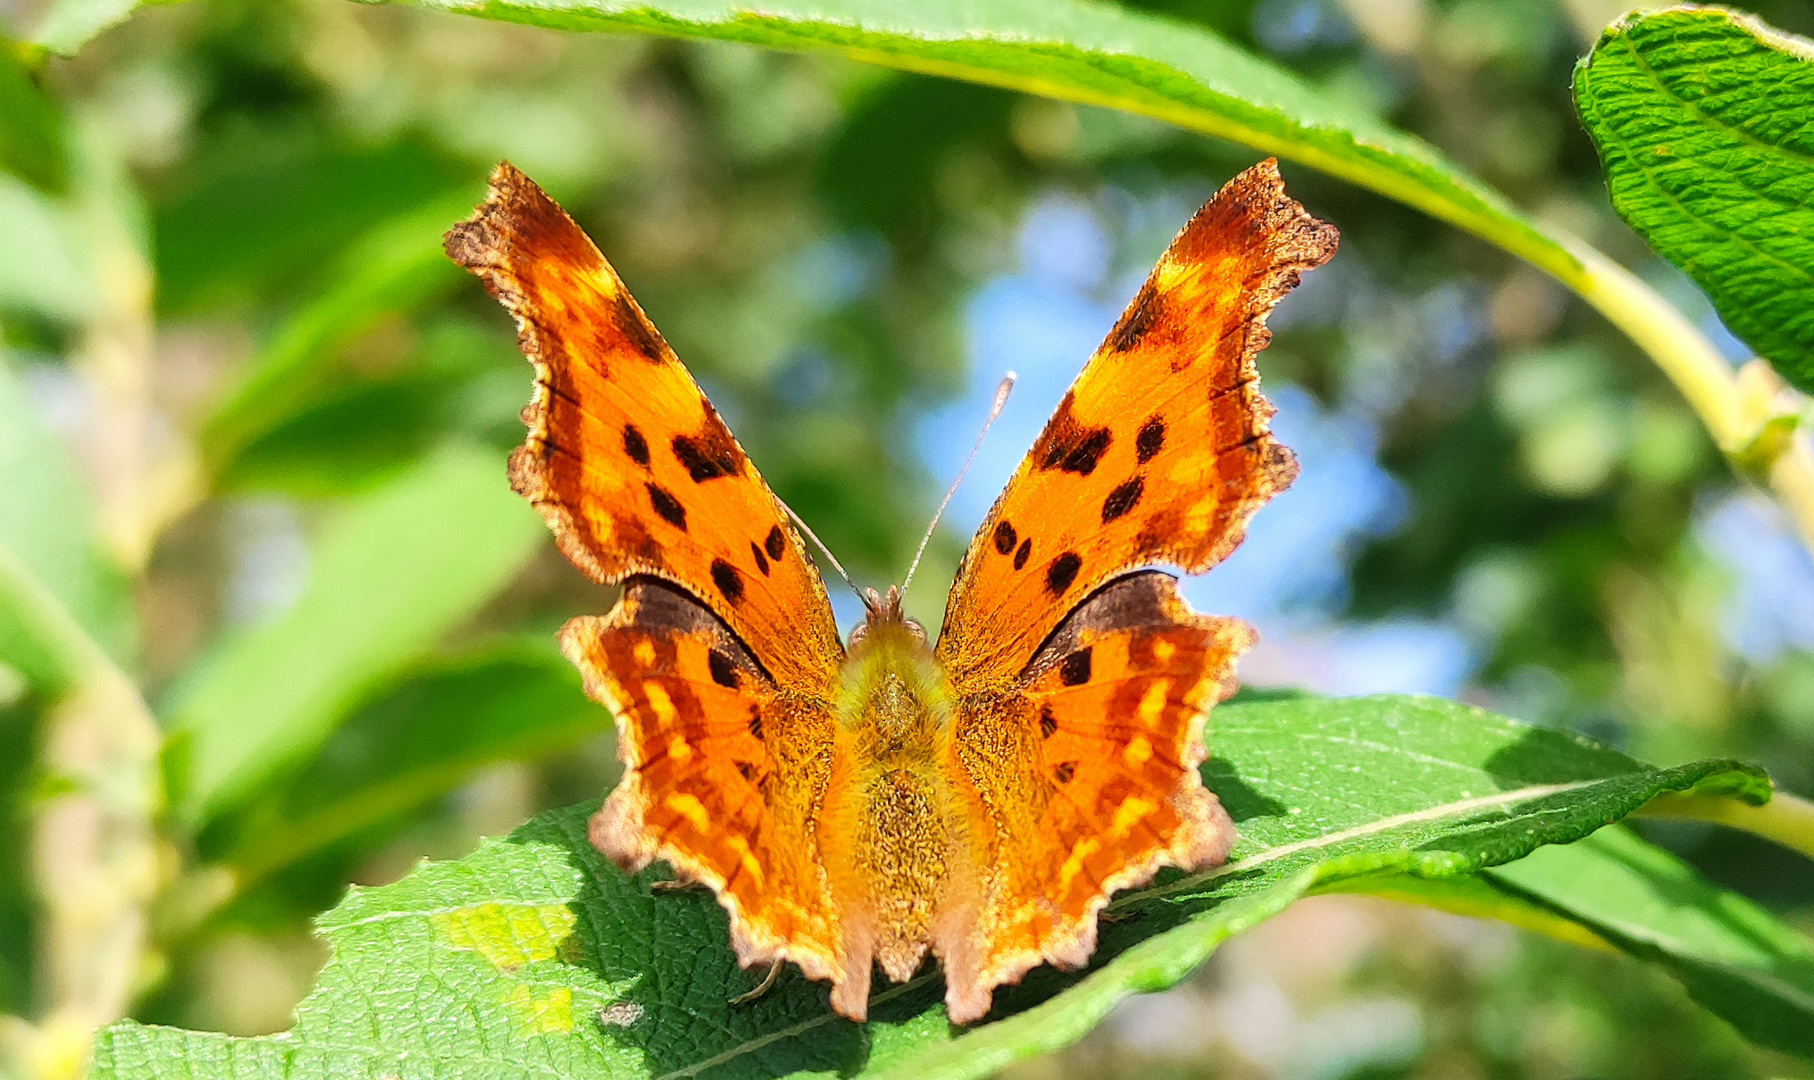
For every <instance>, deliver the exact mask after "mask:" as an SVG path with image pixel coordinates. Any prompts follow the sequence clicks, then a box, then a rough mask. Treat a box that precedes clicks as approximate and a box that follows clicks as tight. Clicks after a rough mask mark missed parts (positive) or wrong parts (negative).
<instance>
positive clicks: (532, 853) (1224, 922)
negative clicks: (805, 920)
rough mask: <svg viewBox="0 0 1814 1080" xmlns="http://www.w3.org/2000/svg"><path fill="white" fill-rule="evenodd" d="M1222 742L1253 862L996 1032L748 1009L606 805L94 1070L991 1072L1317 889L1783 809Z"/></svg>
mask: <svg viewBox="0 0 1814 1080" xmlns="http://www.w3.org/2000/svg"><path fill="white" fill-rule="evenodd" d="M1213 726H1214V736H1213V750H1214V752H1215V756H1214V757H1212V758H1211V760H1210V761H1209V762H1208V763H1207V764H1206V765H1205V768H1204V774H1205V779H1206V780H1208V781H1209V782H1210V783H1211V785H1212V786H1213V787H1214V788H1215V789H1216V791H1217V793H1218V794H1219V795H1220V796H1221V797H1222V799H1223V801H1224V802H1225V804H1226V805H1227V806H1228V808H1229V811H1230V813H1231V814H1232V815H1233V816H1234V818H1235V819H1236V821H1237V822H1238V823H1239V826H1240V829H1241V837H1242V838H1241V841H1240V843H1239V845H1238V846H1237V848H1236V850H1235V852H1234V857H1233V860H1232V861H1231V862H1230V863H1229V864H1228V865H1226V866H1224V867H1221V868H1219V869H1217V870H1215V871H1212V872H1210V873H1205V874H1198V875H1195V876H1191V877H1179V876H1176V875H1174V876H1173V877H1172V878H1171V879H1170V880H1168V881H1166V882H1165V883H1163V884H1161V885H1159V886H1157V887H1154V888H1150V889H1147V890H1144V891H1141V892H1137V893H1131V894H1125V895H1123V896H1122V897H1121V898H1119V899H1118V900H1117V901H1116V902H1115V904H1114V905H1113V909H1114V910H1115V911H1116V912H1117V913H1119V914H1120V915H1122V916H1123V918H1121V919H1119V920H1118V921H1115V922H1112V923H1110V924H1108V925H1106V926H1105V928H1104V932H1103V944H1102V947H1101V948H1100V949H1099V951H1098V956H1097V966H1096V967H1095V968H1094V969H1093V970H1092V971H1090V972H1089V973H1087V974H1084V975H1081V976H1079V975H1065V974H1062V973H1058V972H1054V971H1052V970H1050V969H1042V970H1040V971H1038V972H1035V973H1034V974H1033V975H1031V976H1029V978H1028V979H1027V981H1026V982H1025V983H1024V984H1023V985H1021V986H1019V987H1014V988H1010V989H1006V990H1004V991H1003V992H1002V993H1001V994H1000V995H999V996H998V998H997V1008H996V1012H995V1014H994V1015H995V1016H996V1017H997V1019H996V1020H995V1021H993V1022H989V1023H985V1024H979V1025H976V1026H974V1027H971V1028H968V1029H953V1028H952V1027H951V1026H950V1025H949V1024H948V1023H947V1022H946V1020H945V1018H944V1013H943V1009H942V1006H941V1004H940V999H941V997H942V987H941V986H940V983H939V979H938V977H937V975H936V974H926V975H922V976H920V977H919V978H916V979H914V980H913V981H911V982H909V983H907V984H905V985H904V986H899V987H892V988H887V989H882V990H881V991H880V992H878V993H877V994H876V995H875V997H874V998H873V999H872V1016H873V1019H872V1020H871V1022H870V1023H868V1024H867V1025H857V1024H852V1023H849V1022H847V1021H843V1020H840V1019H838V1018H836V1017H835V1016H833V1015H832V1014H831V1013H830V1012H829V1011H828V1010H827V1008H826V1004H825V1001H826V989H825V987H824V985H822V984H816V983H810V982H807V981H806V980H804V979H801V978H799V977H798V976H797V975H791V976H788V977H785V978H783V979H782V980H781V982H780V983H779V984H778V985H777V987H776V988H775V989H774V990H773V991H772V992H771V993H769V994H768V995H767V996H765V997H763V998H761V999H759V1000H757V1001H755V1002H752V1003H750V1004H749V1005H746V1006H737V1007H733V1006H731V1005H730V1004H729V1003H728V1002H727V1000H726V999H727V998H729V997H730V996H732V995H734V994H737V993H739V992H741V991H744V990H747V989H748V988H749V987H750V986H751V984H752V982H753V981H754V976H753V975H752V974H750V973H746V972H742V971H740V970H738V968H737V966H736V961H735V958H734V956H733V955H732V953H731V950H730V947H729V943H728V940H727V932H726V926H725V916H724V913H723V911H722V909H720V908H719V907H718V905H717V904H716V903H715V902H714V900H713V899H712V897H711V896H709V895H706V894H701V893H669V892H661V893H651V891H650V888H649V886H650V882H651V881H652V880H653V879H654V878H655V877H657V876H658V875H656V874H653V873H652V874H647V875H643V876H639V877H636V878H629V877H626V876H625V875H623V874H622V873H620V872H619V871H617V870H616V869H615V868H614V867H613V866H611V865H610V864H609V863H607V862H606V861H604V860H603V859H602V858H600V857H599V856H598V855H597V854H595V853H594V852H593V850H592V848H591V846H590V845H589V844H588V843H587V841H586V812H587V809H589V808H574V809H569V810H562V811H556V812H553V813H550V814H546V815H543V816H542V817H540V818H537V819H536V820H535V821H533V822H531V823H530V824H529V825H526V826H524V827H523V828H522V829H520V830H518V831H517V832H516V833H515V834H513V835H512V836H511V837H509V838H508V839H505V840H498V841H488V842H486V843H485V844H483V845H481V846H480V848H479V850H478V851H476V852H474V853H473V854H472V855H470V856H468V857H466V858H464V859H461V860H459V861H457V862H450V863H438V864H428V865H426V866H424V867H422V868H421V869H419V870H417V871H416V872H415V873H413V874H411V875H410V876H409V877H407V878H405V879H404V880H402V881H400V882H398V883H397V884H395V885H390V886H385V887H382V888H378V889H355V890H354V891H353V892H352V893H350V894H349V895H348V897H347V898H346V900H345V901H344V902H342V904H341V905H340V906H339V907H338V908H336V909H335V910H334V911H332V912H330V913H329V914H328V915H327V916H325V917H324V918H323V919H322V921H321V930H322V932H323V934H324V935H325V936H326V937H327V939H328V941H329V942H330V944H331V945H332V947H333V950H334V956H333V959H332V960H331V961H330V962H329V964H328V966H327V968H326V969H325V970H324V971H323V973H322V977H321V981H320V984H319V985H318V986H317V988H316V989H315V991H314V992H313V994H312V995H311V996H310V997H309V999H308V1000H307V1001H305V1002H304V1003H303V1005H302V1006H301V1007H300V1009H299V1011H298V1015H297V1023H296V1027H295V1029H294V1030H293V1031H292V1032H290V1033H288V1034H286V1035H283V1036H275V1037H270V1038H261V1039H232V1038H228V1037H225V1036H220V1035H213V1034H203V1033H191V1032H180V1031H175V1030H171V1029H162V1028H153V1027H145V1026H141V1025H137V1024H132V1023H123V1024H117V1025H115V1026H113V1027H111V1028H109V1029H107V1030H106V1031H105V1032H103V1034H102V1036H101V1038H100V1040H99V1043H98V1044H97V1049H96V1056H95V1071H94V1074H93V1075H94V1076H95V1077H96V1078H97V1080H106V1078H110V1077H125V1076H131V1077H154V1078H176V1077H182V1078H187V1080H200V1078H216V1077H236V1078H237V1077H244V1078H252V1077H268V1076H276V1075H280V1074H281V1075H283V1076H287V1077H293V1078H310V1077H327V1076H345V1075H359V1076H367V1075H370V1076H378V1075H409V1076H417V1077H480V1076H487V1077H489V1076H547V1077H556V1076H559V1077H565V1078H572V1080H585V1078H587V1077H603V1076H612V1077H638V1076H644V1077H646V1076H676V1077H678V1076H698V1075H706V1076H711V1077H730V1076H767V1075H782V1074H792V1073H818V1074H828V1073H832V1072H836V1073H839V1074H841V1075H853V1074H862V1075H865V1076H868V1075H883V1076H897V1075H898V1076H902V1077H908V1076H911V1077H913V1078H915V1080H930V1078H939V1080H947V1078H950V1080H955V1078H961V1077H974V1076H984V1075H987V1074H988V1073H990V1072H992V1071H994V1070H996V1069H999V1068H1001V1067H1002V1066H1004V1065H1006V1064H1008V1063H1009V1062H1012V1061H1015V1060H1018V1059H1021V1058H1025V1057H1027V1056H1030V1055H1032V1054H1035V1053H1039V1052H1043V1051H1046V1050H1050V1049H1053V1048H1055V1047H1057V1046H1059V1045H1062V1044H1064V1043H1066V1042H1068V1041H1070V1040H1072V1039H1075V1038H1077V1037H1078V1036H1079V1035H1081V1034H1082V1033H1083V1032H1084V1031H1086V1030H1088V1029H1089V1028H1090V1027H1091V1026H1092V1025H1093V1024H1095V1023H1096V1022H1097V1021H1099V1020H1100V1019H1101V1018H1102V1017H1103V1015H1105V1014H1106V1012H1107V1011H1108V1010H1109V1009H1110V1008H1112V1007H1113V1005H1114V1003H1115V1002H1116V1001H1118V1000H1120V999H1121V998H1123V997H1125V996H1127V995H1128V994H1130V993H1137V992H1142V991H1149V990H1155V989H1160V988H1163V987H1166V986H1170V985H1172V984H1174V983H1175V982H1177V980H1179V979H1180V978H1182V977H1183V976H1184V975H1185V974H1187V973H1188V972H1189V971H1190V970H1192V968H1194V967H1195V966H1196V965H1197V964H1199V963H1200V962H1201V961H1202V960H1203V958H1204V957H1206V956H1207V955H1209V954H1210V952H1212V951H1213V950H1214V949H1215V947H1216V946H1217V944H1218V943H1219V942H1220V941H1222V940H1223V939H1225V938H1226V937H1227V936H1228V935H1230V934H1232V933H1236V932H1238V931H1239V930H1241V929H1243V928H1245V927H1247V926H1250V925H1252V924H1254V923H1256V922H1258V921H1260V920H1262V919H1264V918H1266V917H1268V916H1270V915H1271V914H1273V913H1275V912H1277V911H1279V910H1281V909H1282V908H1284V907H1285V906H1286V905H1288V904H1289V903H1290V902H1291V901H1292V900H1294V899H1295V898H1297V897H1298V896H1299V895H1302V894H1303V893H1304V892H1305V891H1306V890H1308V889H1310V888H1311V887H1312V886H1316V885H1326V884H1328V883H1330V882H1334V881H1338V880H1341V879H1343V878H1351V877H1358V876H1364V875H1377V874H1380V873H1384V872H1399V873H1408V874H1415V875H1419V876H1426V877H1434V878H1444V877H1451V876H1454V875H1466V874H1471V873H1474V872H1476V871H1478V870H1480V869H1482V868H1484V867H1487V866H1491V865H1496V864H1499V863H1503V862H1506V861H1509V860H1512V859H1516V858H1520V857H1522V856H1524V855H1527V854H1529V853H1530V852H1531V851H1532V850H1534V849H1536V848H1537V847H1539V846H1540V845H1542V844H1545V843H1560V842H1568V841H1572V840H1578V839H1580V838H1581V837H1582V836H1585V835H1587V834H1589V833H1591V832H1593V831H1594V830H1595V829H1598V828H1600V827H1601V826H1603V825H1605V824H1607V823H1609V822H1612V821H1616V820H1618V819H1619V818H1621V817H1623V816H1625V815H1626V814H1629V813H1630V812H1632V811H1633V810H1635V809H1637V808H1638V807H1639V806H1641V805H1643V804H1644V803H1645V802H1646V801H1648V800H1649V799H1650V798H1652V797H1654V796H1655V795H1656V794H1657V793H1659V792H1662V791H1681V790H1694V789H1696V788H1697V787H1701V788H1702V790H1707V788H1705V787H1703V785H1710V784H1717V783H1719V782H1725V783H1726V785H1727V786H1726V787H1724V788H1723V789H1721V790H1726V791H1728V792H1735V793H1737V794H1739V795H1742V796H1743V797H1745V798H1746V799H1748V800H1750V801H1760V800H1763V799H1766V798H1767V797H1768V795H1769V788H1768V781H1767V780H1765V779H1764V778H1763V777H1762V775H1761V774H1759V773H1757V772H1756V771H1755V770H1751V769H1747V768H1745V767H1742V766H1737V765H1734V764H1732V763H1730V762H1705V763H1701V764H1698V765H1689V766H1683V767H1681V768H1676V769H1663V770H1659V769H1652V768H1648V767H1645V766H1643V765H1640V764H1638V763H1637V762H1634V761H1632V760H1631V759H1629V758H1626V757H1624V756H1622V755H1620V754H1618V753H1616V752H1614V751H1612V750H1609V749H1606V748H1604V747H1601V746H1597V745H1595V744H1592V743H1589V742H1587V741H1585V740H1582V739H1579V738H1577V737H1575V736H1572V735H1568V734H1564V733H1560V732H1554V731H1543V730H1539V729H1534V728H1529V727H1525V726H1523V725H1520V724H1517V723H1514V722H1512V721H1510V720H1506V719H1504V718H1501V717H1497V716H1493V715H1491V714H1489V713H1485V712H1482V711H1480V710H1477V709H1472V708H1469V707H1466V706H1463V705H1458V704H1455V703H1452V702H1445V701H1439V700H1435V699H1429V698H1414V697H1393V696H1385V697H1375V698H1360V699H1352V700H1323V699H1314V698H1306V699H1295V700H1284V701H1260V702H1253V703H1248V704H1240V705H1226V706H1223V707H1221V708H1219V709H1217V710H1216V712H1215V714H1214V725H1213Z"/></svg>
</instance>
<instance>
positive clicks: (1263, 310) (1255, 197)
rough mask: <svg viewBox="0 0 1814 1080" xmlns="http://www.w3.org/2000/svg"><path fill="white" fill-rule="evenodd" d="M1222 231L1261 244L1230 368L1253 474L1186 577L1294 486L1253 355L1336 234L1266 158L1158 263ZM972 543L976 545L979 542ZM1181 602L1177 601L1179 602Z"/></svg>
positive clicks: (1195, 252) (1229, 187)
mask: <svg viewBox="0 0 1814 1080" xmlns="http://www.w3.org/2000/svg"><path fill="white" fill-rule="evenodd" d="M1229 230H1238V231H1239V232H1240V233H1241V234H1243V235H1246V236H1255V235H1257V236H1261V237H1264V238H1265V259H1266V268H1265V269H1264V270H1263V271H1262V272H1261V273H1260V275H1259V277H1258V279H1257V280H1255V281H1254V282H1252V283H1251V284H1250V285H1249V286H1248V289H1249V293H1250V299H1249V302H1248V309H1247V312H1246V318H1245V323H1244V326H1245V333H1244V334H1243V337H1242V340H1241V348H1240V354H1239V355H1240V359H1239V360H1238V361H1237V363H1238V365H1239V371H1240V379H1241V380H1242V381H1247V380H1252V381H1253V383H1254V404H1255V409H1254V420H1253V429H1252V432H1251V437H1252V438H1253V439H1254V440H1255V444H1254V448H1255V456H1256V457H1257V458H1258V467H1257V469H1256V471H1255V472H1254V474H1253V476H1252V478H1251V480H1250V483H1249V486H1248V488H1247V490H1246V491H1245V492H1243V494H1242V498H1241V500H1240V501H1239V503H1238V504H1237V505H1236V507H1235V509H1234V511H1233V513H1232V514H1231V515H1230V517H1229V520H1228V525H1227V528H1226V529H1225V531H1224V532H1223V534H1222V537H1221V539H1220V540H1219V541H1218V542H1217V543H1215V544H1214V545H1213V546H1211V547H1210V548H1209V549H1207V550H1206V551H1204V552H1203V553H1202V554H1201V555H1200V556H1199V557H1198V558H1195V559H1190V558H1182V559H1180V560H1179V561H1178V563H1177V566H1178V567H1179V569H1181V570H1183V571H1184V572H1185V573H1187V574H1201V573H1203V572H1205V571H1207V570H1208V569H1210V568H1211V567H1213V566H1215V565H1216V564H1217V563H1220V562H1221V561H1222V560H1223V559H1226V558H1227V557H1228V556H1229V554H1230V553H1232V552H1233V551H1234V549H1235V548H1237V547H1239V546H1240V545H1241V541H1242V540H1243V539H1245V538H1246V536H1247V523H1248V522H1249V521H1250V520H1252V518H1253V515H1254V514H1256V513H1258V512H1259V510H1260V508H1261V507H1262V506H1265V505H1266V504H1267V503H1269V502H1271V501H1272V500H1273V498H1274V497H1275V496H1276V495H1278V493H1279V492H1281V491H1284V490H1285V489H1286V488H1288V487H1290V486H1291V485H1292V483H1293V482H1294V481H1296V480H1297V478H1298V472H1299V468H1298V459H1297V455H1296V454H1294V453H1292V452H1291V449H1290V448H1289V447H1287V446H1285V445H1284V444H1283V443H1280V442H1278V441H1276V440H1275V439H1274V438H1273V437H1272V432H1271V421H1272V417H1273V415H1274V414H1275V413H1276V412H1277V410H1276V409H1275V408H1274V407H1273V404H1272V402H1270V401H1268V400H1267V399H1266V397H1265V396H1264V395H1263V394H1261V393H1260V392H1259V390H1258V384H1259V377H1260V374H1259V362H1258V358H1259V354H1260V353H1261V352H1262V351H1263V350H1264V349H1265V348H1266V346H1268V345H1270V344H1272V330H1271V329H1270V328H1268V327H1267V325H1266V321H1267V319H1268V318H1269V317H1271V315H1272V311H1273V309H1274V308H1276V307H1278V305H1279V301H1281V300H1283V299H1284V298H1285V294H1286V293H1289V292H1290V291H1291V290H1293V289H1295V288H1297V287H1298V284H1299V283H1300V282H1301V281H1302V280H1303V276H1304V272H1305V271H1306V270H1314V269H1315V268H1317V267H1319V266H1321V265H1323V264H1324V263H1326V262H1328V261H1329V260H1330V259H1332V258H1334V257H1335V251H1336V248H1337V246H1338V245H1339V244H1340V242H1341V234H1340V233H1339V232H1338V231H1337V230H1336V228H1335V226H1333V225H1331V224H1329V223H1328V222H1326V221H1321V220H1319V219H1317V218H1316V217H1313V216H1312V215H1311V214H1310V212H1309V211H1308V210H1305V209H1304V207H1303V205H1302V204H1301V203H1299V202H1298V201H1297V200H1296V199H1293V198H1292V197H1291V196H1290V195H1287V194H1286V193H1285V179H1284V177H1283V176H1281V175H1279V160H1278V159H1277V158H1270V157H1269V158H1266V159H1265V160H1263V161H1261V162H1259V163H1258V164H1256V165H1254V166H1253V167H1252V168H1249V169H1247V170H1246V171H1245V172H1242V173H1241V174H1239V175H1238V176H1236V177H1235V178H1234V179H1232V180H1230V181H1229V182H1228V183H1227V184H1225V185H1223V187H1222V189H1221V190H1220V191H1218V192H1216V194H1215V197H1214V198H1212V199H1210V201H1209V202H1207V203H1205V204H1204V205H1203V206H1202V208H1200V209H1199V210H1198V211H1197V212H1196V213H1195V214H1193V215H1192V216H1191V219H1190V221H1188V222H1186V223H1185V226H1184V228H1182V229H1180V230H1179V232H1178V237H1177V239H1176V240H1174V241H1173V244H1172V248H1171V249H1170V250H1168V251H1167V252H1166V255H1165V258H1167V259H1174V258H1175V259H1177V260H1178V261H1185V262H1189V261H1196V260H1200V259H1203V258H1205V257H1207V255H1208V254H1209V248H1210V245H1212V244H1213V243H1215V242H1216V240H1217V238H1218V237H1219V236H1221V235H1224V234H1226V232H1228V231H1229ZM1158 276H1159V270H1158V268H1155V269H1154V270H1153V275H1152V277H1151V278H1150V279H1149V285H1148V287H1147V288H1143V289H1142V290H1141V295H1137V296H1136V297H1135V298H1134V300H1133V301H1132V302H1131V303H1130V304H1129V305H1128V309H1127V311H1125V312H1123V313H1122V316H1121V318H1120V320H1119V321H1118V322H1117V323H1116V324H1115V328H1114V329H1113V330H1111V331H1109V335H1108V337H1107V338H1105V339H1104V341H1103V346H1102V347H1103V348H1104V349H1107V348H1109V347H1110V346H1111V344H1112V343H1114V342H1116V341H1119V340H1121V339H1122V338H1123V337H1124V335H1126V334H1127V333H1128V331H1129V329H1130V327H1131V325H1132V324H1133V323H1134V322H1136V321H1137V320H1138V319H1139V318H1140V317H1141V299H1142V296H1144V295H1146V294H1147V292H1148V289H1150V288H1151V287H1152V283H1156V281H1157V279H1158ZM981 539H982V538H981V536H980V534H979V536H978V542H981ZM1180 602H1182V601H1180Z"/></svg>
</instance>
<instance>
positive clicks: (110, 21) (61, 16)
mask: <svg viewBox="0 0 1814 1080" xmlns="http://www.w3.org/2000/svg"><path fill="white" fill-rule="evenodd" d="M144 2H145V0H52V3H51V5H50V7H49V8H48V9H47V10H46V11H45V13H44V20H43V21H42V22H41V23H39V24H38V31H37V33H36V34H34V35H32V38H33V40H34V41H35V42H36V43H37V44H39V45H42V46H43V47H44V48H46V49H49V50H50V51H51V52H54V53H58V54H60V55H63V56H73V55H75V53H76V51H77V50H78V49H80V48H81V47H82V46H84V45H86V44H88V43H89V42H90V41H92V40H94V38H95V37H96V36H97V35H98V34H100V33H101V31H103V30H106V29H107V28H109V27H111V26H114V25H116V24H118V23H122V22H125V21H126V19H127V18H128V17H129V16H130V15H131V14H132V13H133V12H135V11H137V10H138V9H139V7H140V6H141V5H142V4H143V3H144Z"/></svg>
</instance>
